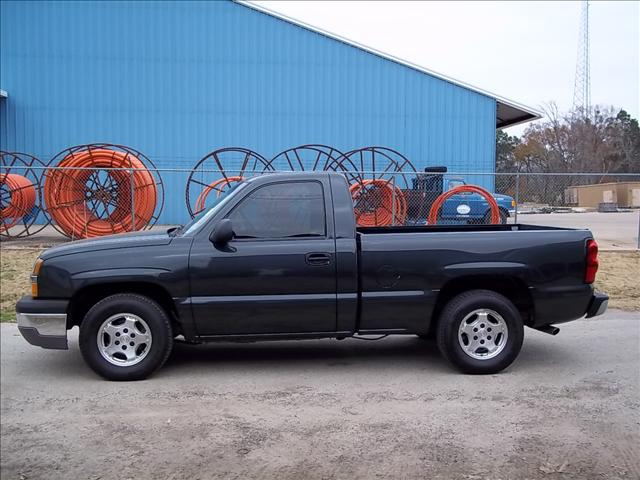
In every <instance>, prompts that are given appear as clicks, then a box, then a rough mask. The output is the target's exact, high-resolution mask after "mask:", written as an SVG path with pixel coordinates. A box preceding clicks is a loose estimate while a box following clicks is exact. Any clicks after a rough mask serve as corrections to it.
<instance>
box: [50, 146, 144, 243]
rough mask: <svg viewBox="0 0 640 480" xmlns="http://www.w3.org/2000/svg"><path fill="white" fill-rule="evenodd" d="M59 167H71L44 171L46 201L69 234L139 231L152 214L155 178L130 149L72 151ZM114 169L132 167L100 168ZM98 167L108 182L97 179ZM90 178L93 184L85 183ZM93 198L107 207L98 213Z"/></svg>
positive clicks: (58, 222) (60, 224) (52, 214)
mask: <svg viewBox="0 0 640 480" xmlns="http://www.w3.org/2000/svg"><path fill="white" fill-rule="evenodd" d="M58 167H63V168H67V169H69V170H63V169H51V170H49V171H48V172H47V173H46V175H45V182H44V200H45V203H46V205H47V209H48V210H49V213H50V215H51V217H52V219H53V220H54V221H55V222H56V223H57V225H58V227H59V228H60V229H61V230H62V231H63V232H64V233H65V234H67V235H68V236H70V237H80V238H90V237H99V236H102V235H111V234H114V233H124V232H129V231H132V230H141V229H143V228H144V227H146V226H147V225H148V224H149V222H150V221H151V219H152V218H153V214H154V210H155V208H156V202H157V190H156V183H155V180H154V178H153V175H152V174H151V172H150V171H149V170H148V169H147V168H146V166H145V165H144V163H142V161H141V160H140V159H139V158H137V157H136V156H135V155H133V154H131V153H130V152H121V151H118V150H111V149H108V148H86V149H82V150H76V151H73V152H71V153H69V154H68V155H67V156H66V157H64V158H63V159H62V161H61V162H60V163H59V164H58ZM73 168H77V169H79V170H73ZM117 168H125V169H127V168H130V169H134V170H133V171H132V170H104V169H117ZM80 169H81V170H80ZM101 169H103V170H102V171H105V172H106V175H107V176H108V177H109V178H108V180H109V182H111V185H110V186H109V187H105V186H103V185H97V184H96V181H95V175H99V174H100V172H101ZM90 181H92V182H93V183H94V186H95V187H96V188H95V189H92V188H89V186H88V182H90ZM132 194H133V196H132ZM92 201H97V202H102V203H103V204H104V205H108V206H109V208H107V207H104V209H103V212H98V214H96V212H95V211H94V210H92V209H91V208H89V206H88V203H90V202H92ZM132 206H133V214H132Z"/></svg>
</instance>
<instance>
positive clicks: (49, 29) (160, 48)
mask: <svg viewBox="0 0 640 480" xmlns="http://www.w3.org/2000/svg"><path fill="white" fill-rule="evenodd" d="M0 9H1V10H0V19H1V23H0V32H1V33H0V35H1V37H0V42H1V43H0V45H1V47H0V88H1V89H2V90H3V91H4V92H6V95H5V94H4V93H3V97H2V98H1V99H0V149H2V150H8V151H19V152H25V153H29V154H32V155H35V156H36V157H38V158H40V159H42V160H43V161H45V162H47V161H48V160H49V159H51V158H52V157H53V156H54V155H55V154H56V153H58V152H59V151H61V150H63V149H65V148H67V147H70V146H73V145H78V144H85V143H92V142H108V143H117V144H123V145H127V146H130V147H133V148H135V149H137V150H139V151H141V152H143V153H145V154H146V155H147V156H148V157H149V158H151V159H152V160H153V161H154V162H155V164H156V165H157V166H159V167H161V168H170V167H180V168H191V167H192V166H193V165H194V164H195V163H196V162H197V161H198V160H199V159H200V158H202V157H203V156H204V155H206V154H207V153H208V152H210V151H212V150H214V149H217V148H221V147H227V146H242V147H246V148H250V149H252V150H255V151H257V152H259V153H261V154H262V155H263V156H265V157H267V158H271V157H272V156H274V155H275V154H277V153H278V152H280V151H282V150H284V149H286V148H289V147H294V146H296V145H300V144H305V143H320V144H327V145H332V146H334V147H336V148H338V149H340V150H343V151H347V150H351V149H354V148H358V147H363V146H369V145H381V146H386V147H390V148H393V149H396V150H398V151H399V152H401V153H403V154H404V155H405V156H406V157H407V158H409V159H410V160H411V161H412V162H413V164H414V165H415V166H416V167H417V168H418V169H421V168H422V167H424V166H427V165H446V166H448V167H449V169H450V170H451V171H456V172H471V171H473V172H493V170H494V167H495V130H496V127H505V126H510V125H513V124H516V123H520V122H524V121H528V120H531V119H534V118H537V116H538V114H537V112H535V111H533V110H531V109H529V108H527V107H524V106H522V105H519V104H517V103H515V102H512V101H508V100H505V99H502V98H499V97H497V96H495V95H493V94H489V93H487V92H484V91H481V90H479V89H477V88H474V87H471V86H469V85H466V84H463V83H461V82H459V81H456V80H453V79H450V78H447V77H444V76H442V75H440V74H437V73H434V72H431V71H428V70H425V69H423V68H421V67H418V66H415V65H411V64H409V63H407V62H403V61H401V60H399V59H395V58H392V57H389V56H386V55H384V54H381V53H380V52H375V51H373V50H371V49H368V48H366V47H363V46H361V45H357V44H355V43H353V42H350V41H348V40H345V39H342V38H339V37H336V36H334V35H331V34H328V33H326V32H322V31H320V30H318V29H314V28H313V27H310V26H308V25H303V24H300V23H299V22H296V21H294V20H292V19H288V18H284V17H282V16H280V15H277V14H275V13H273V12H268V11H265V10H264V9H262V8H261V7H259V6H255V5H251V4H245V3H235V2H230V1H229V2H151V1H149V2H58V1H50V2H22V1H15V2H14V1H3V2H2V3H1V4H0ZM163 178H164V181H165V185H166V187H168V188H167V195H168V196H167V200H166V203H165V211H164V214H163V217H162V219H161V220H162V222H165V223H174V222H180V221H182V220H184V218H185V207H184V195H183V191H184V182H185V179H186V174H180V175H169V174H163Z"/></svg>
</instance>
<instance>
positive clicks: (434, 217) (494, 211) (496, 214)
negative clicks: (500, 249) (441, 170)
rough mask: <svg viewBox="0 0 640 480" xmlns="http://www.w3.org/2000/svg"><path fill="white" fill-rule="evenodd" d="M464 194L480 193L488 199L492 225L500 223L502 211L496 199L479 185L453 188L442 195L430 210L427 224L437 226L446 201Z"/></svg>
mask: <svg viewBox="0 0 640 480" xmlns="http://www.w3.org/2000/svg"><path fill="white" fill-rule="evenodd" d="M462 192H471V193H478V194H480V195H482V196H483V197H484V198H486V199H487V202H489V207H490V209H491V223H492V224H498V223H500V209H499V207H498V204H497V203H496V200H495V198H493V195H491V193H489V192H488V191H487V190H485V189H484V188H482V187H478V186H477V185H460V186H459V187H455V188H452V189H451V190H449V191H447V192H444V193H442V194H440V196H438V198H436V200H435V202H433V205H431V209H429V216H428V217H427V224H429V225H435V224H436V223H438V211H439V210H440V208H441V207H442V204H443V203H444V202H445V200H446V199H448V198H449V197H452V196H453V195H456V194H458V193H462Z"/></svg>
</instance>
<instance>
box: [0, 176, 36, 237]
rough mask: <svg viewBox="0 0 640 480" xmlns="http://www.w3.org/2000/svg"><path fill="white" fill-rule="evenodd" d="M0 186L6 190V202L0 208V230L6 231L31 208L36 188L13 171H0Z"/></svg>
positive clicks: (33, 204) (34, 203) (34, 199)
mask: <svg viewBox="0 0 640 480" xmlns="http://www.w3.org/2000/svg"><path fill="white" fill-rule="evenodd" d="M0 187H2V188H5V189H6V190H8V200H9V201H8V204H7V205H6V206H5V207H4V208H3V209H2V210H0V231H6V230H8V229H10V228H11V227H13V226H14V225H16V224H17V223H19V222H20V220H21V219H22V218H23V217H24V216H25V215H27V214H28V213H29V212H31V211H32V210H33V207H35V205H36V188H35V187H34V185H33V183H32V182H31V180H29V179H28V178H26V177H23V176H22V175H16V174H15V173H0ZM6 187H8V188H6Z"/></svg>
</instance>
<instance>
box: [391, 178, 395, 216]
mask: <svg viewBox="0 0 640 480" xmlns="http://www.w3.org/2000/svg"><path fill="white" fill-rule="evenodd" d="M391 191H392V192H393V193H392V194H391V225H392V226H394V227H395V226H396V177H395V176H393V174H392V177H391Z"/></svg>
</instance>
